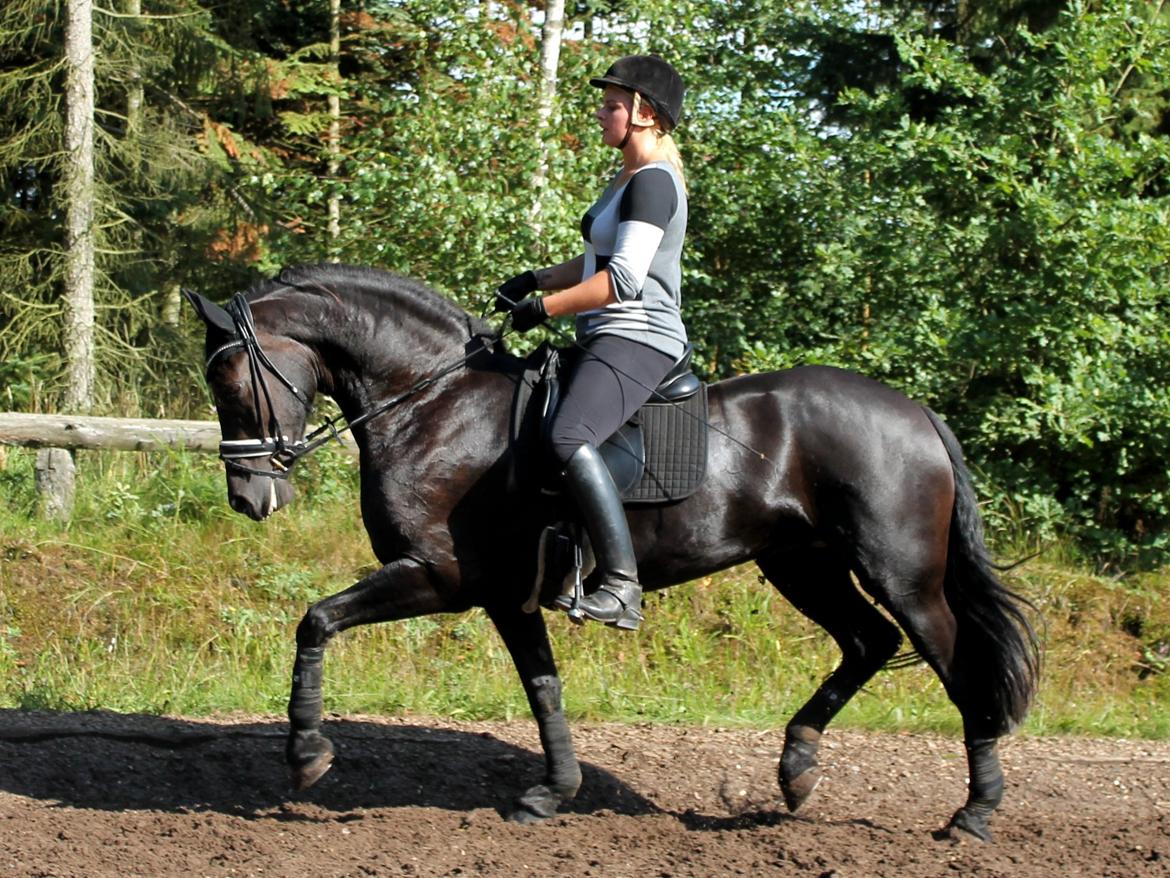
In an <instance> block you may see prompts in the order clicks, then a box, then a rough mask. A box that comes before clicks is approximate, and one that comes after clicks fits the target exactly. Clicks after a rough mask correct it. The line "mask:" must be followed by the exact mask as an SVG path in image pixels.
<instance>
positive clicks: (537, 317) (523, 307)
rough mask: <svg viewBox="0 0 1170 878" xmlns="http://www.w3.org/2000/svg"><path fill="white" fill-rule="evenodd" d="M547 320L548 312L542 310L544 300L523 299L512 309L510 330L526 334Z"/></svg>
mask: <svg viewBox="0 0 1170 878" xmlns="http://www.w3.org/2000/svg"><path fill="white" fill-rule="evenodd" d="M546 320H548V311H546V310H545V308H544V299H541V298H533V299H525V300H524V301H523V302H521V303H520V304H519V305H517V306H516V307H515V308H513V309H512V328H513V329H515V330H516V331H517V332H527V331H528V330H530V329H533V328H535V327H537V326H540V324H542V323H544V321H546Z"/></svg>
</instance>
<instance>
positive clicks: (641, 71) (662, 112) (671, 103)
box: [589, 55, 686, 131]
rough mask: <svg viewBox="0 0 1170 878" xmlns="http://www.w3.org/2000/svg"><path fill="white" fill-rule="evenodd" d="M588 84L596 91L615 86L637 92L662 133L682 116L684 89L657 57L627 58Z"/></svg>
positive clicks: (673, 73) (674, 124) (675, 72)
mask: <svg viewBox="0 0 1170 878" xmlns="http://www.w3.org/2000/svg"><path fill="white" fill-rule="evenodd" d="M589 84H590V85H592V86H596V87H597V88H605V87H606V86H607V85H616V86H617V87H618V88H623V89H625V90H626V91H630V92H637V93H638V94H640V95H641V96H642V98H643V99H644V100H646V101H647V102H648V103H649V104H650V106H651V107H653V108H654V112H655V113H656V114H657V115H658V119H659V121H660V122H662V127H663V129H664V130H666V131H670V130H671V129H673V128H674V127H675V126H676V125H678V120H679V116H681V115H682V103H683V93H684V92H685V91H686V86H684V85H683V81H682V77H681V76H679V75H678V71H677V70H675V69H674V68H673V67H672V66H670V64H669V63H668V62H666V61H663V60H662V59H661V58H659V57H658V56H657V55H627V56H626V57H625V58H621V59H619V60H617V61H615V62H614V63H613V64H611V65H610V68H609V69H608V70H607V71H605V75H604V76H597V77H594V78H593V79H591V80H589Z"/></svg>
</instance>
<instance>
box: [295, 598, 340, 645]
mask: <svg viewBox="0 0 1170 878" xmlns="http://www.w3.org/2000/svg"><path fill="white" fill-rule="evenodd" d="M324 604H325V602H324V601H319V602H317V603H315V604H313V606H311V607H309V609H308V610H307V611H306V612H305V615H304V616H303V617H302V618H301V621H300V624H299V625H297V647H298V648H305V647H318V646H324V645H325V644H326V642H327V641H328V640H329V638H330V637H332V636H333V635H334V634H336V633H337V627H336V625H334V624H333V622H332V620H331V619H330V616H329V613H328V611H327V610H326V609H325V606H324Z"/></svg>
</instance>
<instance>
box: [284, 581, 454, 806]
mask: <svg viewBox="0 0 1170 878" xmlns="http://www.w3.org/2000/svg"><path fill="white" fill-rule="evenodd" d="M443 609H445V601H444V599H443V597H442V595H441V594H440V593H439V592H438V591H437V590H436V589H435V588H434V585H433V583H432V582H431V579H430V577H429V576H428V575H427V571H426V569H425V568H424V567H423V566H422V565H421V564H419V563H418V562H417V561H415V560H414V559H412V558H401V559H399V560H397V561H392V562H390V563H389V564H387V565H386V566H385V567H382V568H381V569H380V570H378V571H376V572H374V573H371V574H370V575H369V576H367V577H365V578H364V579H362V580H361V581H360V582H358V583H356V584H354V585H352V586H350V587H349V588H347V589H346V590H345V591H342V592H338V593H337V594H335V595H333V596H331V597H327V598H325V599H324V600H321V601H318V602H317V603H315V604H313V606H311V607H309V610H308V612H307V613H305V616H304V618H303V619H301V623H300V625H298V626H297V657H296V663H295V664H294V665H293V676H292V693H291V695H290V696H289V702H288V719H289V737H288V745H287V747H286V750H285V755H286V758H287V759H288V764H289V770H290V772H291V774H292V782H293V786H294V787H295V788H296V789H298V790H303V789H306V788H307V787H310V786H312V785H313V784H314V783H316V782H317V780H318V779H320V777H321V776H322V775H323V774H325V772H326V771H328V770H329V768H330V766H331V765H332V764H333V744H332V743H331V742H330V741H329V739H328V738H326V737H325V736H324V735H322V734H321V674H322V665H323V661H324V658H325V644H326V643H327V642H328V641H329V638H331V637H332V636H333V635H334V634H337V633H338V632H339V631H344V630H345V629H346V628H352V627H354V626H355V625H367V624H370V623H372V622H390V621H393V620H395V619H406V618H409V617H412V616H422V615H426V614H428V613H436V612H440V611H441V610H443Z"/></svg>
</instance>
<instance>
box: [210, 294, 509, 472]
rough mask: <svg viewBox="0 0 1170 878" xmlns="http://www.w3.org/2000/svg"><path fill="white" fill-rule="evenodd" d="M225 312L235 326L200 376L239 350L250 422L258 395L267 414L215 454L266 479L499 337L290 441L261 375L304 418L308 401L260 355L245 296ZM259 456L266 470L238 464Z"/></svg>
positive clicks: (226, 441) (258, 411)
mask: <svg viewBox="0 0 1170 878" xmlns="http://www.w3.org/2000/svg"><path fill="white" fill-rule="evenodd" d="M225 310H226V311H227V313H228V314H229V315H230V316H231V318H232V322H233V324H234V325H235V331H236V337H235V338H233V339H232V340H230V341H228V342H226V343H224V344H222V345H220V346H219V347H218V348H216V349H215V350H214V351H212V352H211V354H210V355H209V356H208V357H207V362H206V364H205V365H204V374H205V375H206V374H207V373H208V372H209V371H210V369H211V366H212V364H213V363H214V362H215V361H216V360H217V359H219V358H220V357H221V356H223V355H225V354H228V353H231V352H233V351H236V350H239V349H243V351H244V352H245V353H246V354H247V355H248V372H249V374H250V376H251V380H252V398H253V399H254V400H255V406H256V422H257V423H261V424H262V423H263V421H264V413H263V408H262V406H261V400H262V399H263V401H264V402H267V404H268V412H269V417H268V423H267V425H266V427H262V428H261V429H262V431H265V432H266V433H267V435H264V436H262V437H261V438H259V439H224V440H222V441H221V442H220V443H219V458H220V460H222V461H223V462H224V465H225V466H226V467H227V468H228V470H230V471H233V472H237V473H242V474H243V475H249V476H260V477H263V478H269V479H287V478H288V476H289V473H290V472H291V470H292V468H293V466H294V465H295V464H296V462H297V461H298V460H300V459H301V458H302V457H304V456H305V455H306V454H309V453H310V452H312V451H316V450H317V449H318V448H320V447H321V446H322V445H324V444H325V443H326V442H329V441H331V440H334V439H336V440H337V441H339V442H340V441H341V434H342V433H344V432H347V431H351V430H353V428H354V427H357V426H360V425H361V424H364V423H366V422H367V421H370V420H372V419H373V418H376V417H377V416H378V415H381V414H384V413H385V412H387V411H389V410H390V409H392V408H394V407H395V406H397V405H399V404H400V403H402V402H405V401H406V400H407V399H409V398H410V397H412V396H414V395H415V394H417V393H419V392H420V391H422V390H424V389H425V388H427V387H429V386H430V385H432V384H434V383H435V382H437V381H438V380H439V379H441V378H443V377H444V376H446V375H448V374H450V373H451V372H454V371H455V370H456V369H459V368H462V367H463V366H464V365H466V364H467V362H468V361H470V360H471V359H472V358H473V357H475V356H476V355H478V354H480V353H482V352H484V351H490V350H491V346H492V345H494V344H495V342H497V341H498V340H499V336H496V335H486V336H477V338H478V340H479V342H480V343H479V345H478V346H474V347H473V348H472V350H471V351H470V352H469V353H467V354H466V355H464V356H463V357H461V358H459V359H458V360H456V361H455V362H452V363H450V364H448V365H447V366H445V367H443V368H442V369H440V370H439V371H438V372H436V373H435V374H434V375H430V376H428V377H426V378H422V379H420V380H418V381H416V382H415V383H414V384H412V385H411V386H410V387H408V388H407V389H406V390H404V391H403V392H402V393H400V394H398V395H397V396H394V397H391V398H390V399H388V400H386V401H385V402H382V403H379V404H378V405H376V406H375V407H374V408H372V409H370V410H369V411H366V412H363V413H362V414H360V415H358V416H357V417H356V418H354V419H353V420H352V421H346V420H345V418H344V417H343V416H342V415H335V416H334V417H332V418H330V419H329V420H327V421H326V422H325V423H323V424H322V425H321V426H320V427H318V428H317V429H315V430H314V431H313V432H312V433H310V434H309V435H308V436H305V437H303V438H301V439H295V440H291V441H290V440H289V438H288V436H286V435H285V433H284V431H283V430H282V429H281V426H280V419H279V418H278V417H277V414H276V407H275V405H273V399H272V392H271V390H270V389H269V387H268V379H267V378H266V377H265V375H266V374H268V375H271V376H272V377H274V378H275V379H276V380H277V381H279V382H280V383H281V384H282V385H284V387H285V388H286V389H287V390H288V391H289V392H290V393H292V395H293V397H294V398H295V399H296V400H297V402H299V403H300V404H301V405H302V406H303V407H304V409H305V417H306V419H307V418H308V415H309V412H310V411H312V408H313V401H312V399H310V398H309V396H308V395H307V394H306V393H305V392H304V391H303V390H301V389H300V388H299V387H297V386H296V384H294V383H293V382H292V381H291V380H290V379H289V378H288V376H287V375H285V374H284V373H283V372H282V371H280V369H279V368H278V367H277V366H276V364H275V363H273V362H272V360H271V359H269V357H268V355H267V354H266V353H264V349H263V348H262V347H261V346H260V341H259V339H258V338H257V337H256V324H255V322H254V321H253V319H252V309H251V308H250V307H249V305H248V301H247V299H245V298H244V294H243V293H236V294H235V295H234V296H233V297H232V299H231V301H230V302H228V304H227V306H226V309H225ZM263 459H267V461H268V463H269V464H270V465H271V467H272V468H271V469H260V468H258V467H255V466H248V465H247V464H246V463H243V461H250V460H263Z"/></svg>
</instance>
